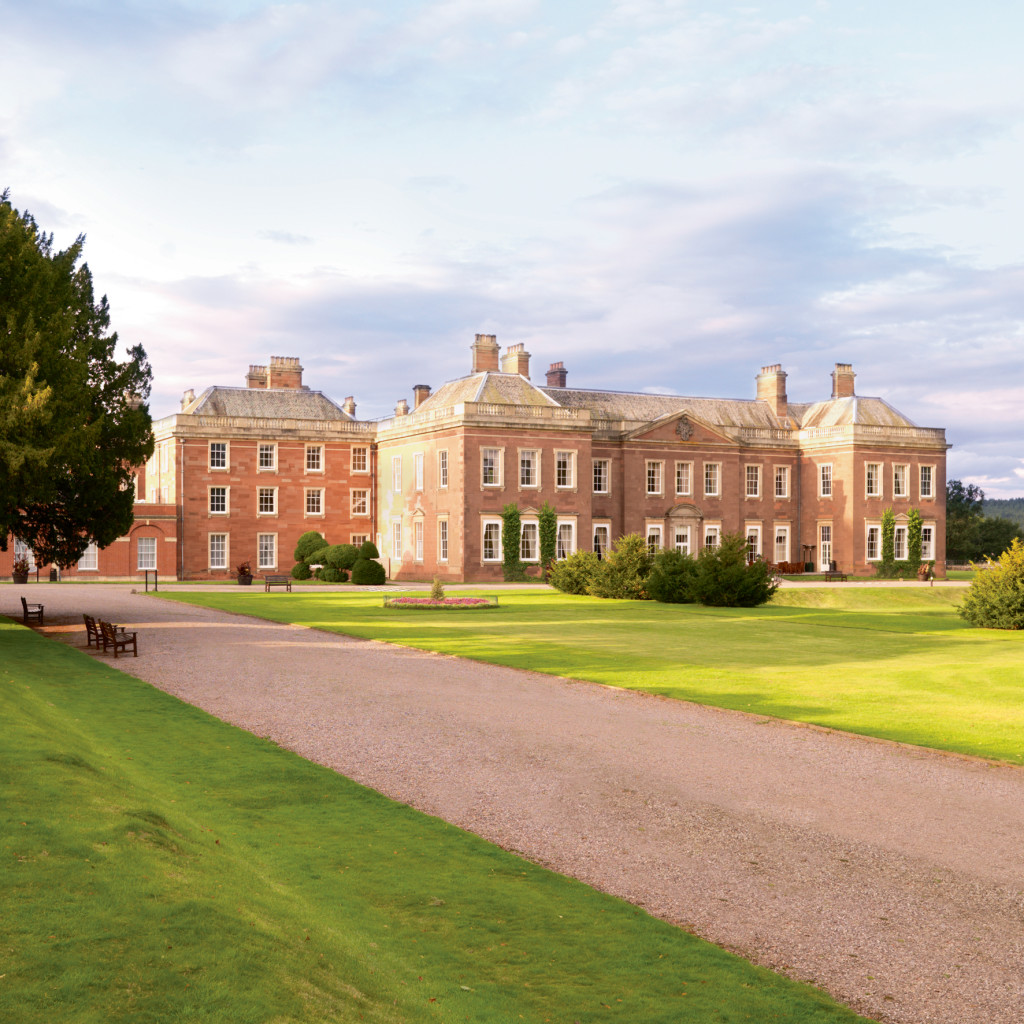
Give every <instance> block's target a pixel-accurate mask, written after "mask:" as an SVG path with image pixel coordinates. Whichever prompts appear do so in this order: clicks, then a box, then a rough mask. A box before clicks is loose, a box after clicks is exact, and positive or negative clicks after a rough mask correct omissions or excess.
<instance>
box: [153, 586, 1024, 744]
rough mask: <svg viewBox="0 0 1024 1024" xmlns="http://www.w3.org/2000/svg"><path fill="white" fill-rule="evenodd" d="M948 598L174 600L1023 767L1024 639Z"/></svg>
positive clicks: (931, 592) (832, 593) (857, 592)
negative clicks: (484, 605)
mask: <svg viewBox="0 0 1024 1024" xmlns="http://www.w3.org/2000/svg"><path fill="white" fill-rule="evenodd" d="M960 594H961V591H960V590H959V588H950V587H935V588H932V587H923V586H922V587H919V588H895V587H894V588H867V587H864V588H860V587H846V586H841V587H831V588H817V589H811V588H808V589H806V590H796V589H794V590H790V591H785V590H783V591H781V592H780V593H779V594H777V595H776V597H775V599H774V600H773V601H772V603H771V604H770V605H767V606H765V607H763V608H752V609H716V608H703V607H699V606H694V605H661V604H656V603H654V602H648V601H645V602H638V601H602V600H599V599H597V598H589V597H571V596H568V595H565V594H559V593H557V592H554V591H548V592H537V591H525V592H524V591H509V592H507V593H503V594H502V597H501V608H500V609H499V610H497V611H496V612H494V613H492V614H490V615H486V616H460V617H459V618H458V619H457V620H456V619H454V618H453V617H452V616H450V615H445V614H444V613H442V612H432V611H430V610H429V609H424V610H421V611H419V612H418V613H417V614H416V615H415V616H398V615H393V614H391V613H389V612H387V611H386V610H385V609H383V608H381V607H380V601H379V598H378V597H377V596H376V595H359V594H306V593H303V594H284V595H272V594H269V595H267V594H252V595H239V596H236V595H234V594H213V593H209V594H207V593H195V594H189V593H178V594H173V595H171V594H168V595H166V596H167V597H170V598H173V599H174V600H179V601H185V602H192V603H195V604H201V605H204V606H207V607H214V608H223V609H226V610H228V611H234V612H241V613H244V614H250V615H257V616H262V617H264V618H268V619H272V620H274V621H278V622H297V623H302V624H303V625H308V626H313V627H315V628H318V629H327V630H333V631H336V632H341V633H350V634H352V635H355V636H361V637H369V638H372V639H377V640H386V641H390V642H393V643H399V644H406V645H408V646H411V647H420V648H424V649H426V650H433V651H441V652H443V653H447V654H456V655H461V656H463V657H468V658H475V659H478V660H480V661H487V662H492V663H495V664H500V665H511V666H513V667H516V668H524V669H532V670H535V671H538V672H547V673H551V674H553V675H560V676H570V677H573V678H577V679H589V680H593V681H594V682H599V683H607V684H609V685H612V686H622V687H628V688H631V689H635V690H644V691H647V692H650V693H658V694H663V695H665V696H668V697H676V698H680V699H685V700H691V701H696V702H697V703H701V704H710V705H714V706H717V707H724V708H733V709H736V710H740V711H746V712H751V713H753V714H764V715H772V716H775V717H778V718H786V719H791V720H794V721H801V722H811V723H814V724H817V725H822V726H827V727H830V728H835V729H843V730H846V731H849V732H855V733H862V734H866V735H871V736H879V737H884V738H887V739H892V740H899V741H902V742H905V743H913V744H918V745H920V746H926V747H935V748H937V749H941V750H952V751H958V752H961V753H965V754H973V755H977V756H980V757H987V758H992V759H996V760H1004V761H1009V762H1012V763H1015V764H1024V673H1022V671H1021V668H1020V665H1021V659H1022V656H1024V633H1007V632H1001V631H993V630H980V629H973V628H970V627H968V626H967V625H966V623H964V622H963V621H962V620H960V619H959V618H958V617H957V615H956V612H955V606H956V604H957V602H958V601H959V600H960Z"/></svg>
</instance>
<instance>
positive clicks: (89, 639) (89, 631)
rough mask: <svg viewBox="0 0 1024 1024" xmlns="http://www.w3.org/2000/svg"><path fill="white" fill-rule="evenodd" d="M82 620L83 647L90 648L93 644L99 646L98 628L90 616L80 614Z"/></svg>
mask: <svg viewBox="0 0 1024 1024" xmlns="http://www.w3.org/2000/svg"><path fill="white" fill-rule="evenodd" d="M82 619H83V620H84V622H85V646H86V647H92V645H93V644H95V645H96V646H97V648H98V647H99V645H100V627H99V626H97V625H96V620H95V619H94V618H93V617H92V616H91V615H86V614H85V613H84V612H83V613H82Z"/></svg>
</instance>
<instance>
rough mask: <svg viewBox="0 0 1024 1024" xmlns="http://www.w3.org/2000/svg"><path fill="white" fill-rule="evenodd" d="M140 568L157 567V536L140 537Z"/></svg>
mask: <svg viewBox="0 0 1024 1024" xmlns="http://www.w3.org/2000/svg"><path fill="white" fill-rule="evenodd" d="M138 555H139V560H138V566H137V568H139V569H155V568H156V537H140V538H139V543H138Z"/></svg>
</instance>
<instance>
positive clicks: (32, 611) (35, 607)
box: [21, 598, 43, 626]
mask: <svg viewBox="0 0 1024 1024" xmlns="http://www.w3.org/2000/svg"><path fill="white" fill-rule="evenodd" d="M21 617H22V618H23V619H24V621H25V625H26V626H27V625H28V623H29V619H35V620H36V622H38V623H39V625H40V626H41V625H42V624H43V606H42V605H41V604H29V603H28V601H26V600H25V598H22V599H21Z"/></svg>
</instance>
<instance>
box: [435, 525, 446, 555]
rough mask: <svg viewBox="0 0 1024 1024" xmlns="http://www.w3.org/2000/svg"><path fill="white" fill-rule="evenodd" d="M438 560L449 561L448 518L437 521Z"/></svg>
mask: <svg viewBox="0 0 1024 1024" xmlns="http://www.w3.org/2000/svg"><path fill="white" fill-rule="evenodd" d="M437 560H438V561H439V562H447V561H448V520H447V519H439V520H438V522H437Z"/></svg>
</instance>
